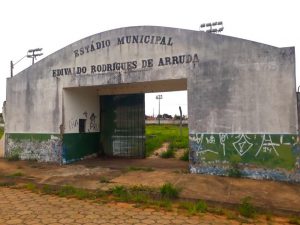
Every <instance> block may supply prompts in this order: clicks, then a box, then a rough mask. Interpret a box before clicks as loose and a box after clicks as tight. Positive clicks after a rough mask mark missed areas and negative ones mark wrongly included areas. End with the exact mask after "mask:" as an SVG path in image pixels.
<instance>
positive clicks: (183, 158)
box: [180, 149, 190, 161]
mask: <svg viewBox="0 0 300 225" xmlns="http://www.w3.org/2000/svg"><path fill="white" fill-rule="evenodd" d="M189 154H190V152H189V149H186V150H184V153H183V155H182V156H181V157H180V160H182V161H189Z"/></svg>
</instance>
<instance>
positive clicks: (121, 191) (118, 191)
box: [111, 185, 128, 197]
mask: <svg viewBox="0 0 300 225" xmlns="http://www.w3.org/2000/svg"><path fill="white" fill-rule="evenodd" d="M111 192H112V194H113V195H114V196H117V197H122V196H125V195H128V191H127V189H126V188H125V187H124V186H122V185H118V186H115V187H113V188H112V189H111Z"/></svg>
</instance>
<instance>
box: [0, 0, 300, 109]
mask: <svg viewBox="0 0 300 225" xmlns="http://www.w3.org/2000/svg"><path fill="white" fill-rule="evenodd" d="M299 5H300V2H299V1H297V0H284V1H283V0H282V1H279V0H244V1H241V0H226V1H224V0H206V1H202V0H185V1H178V0H148V1H143V0H101V1H100V0H84V1H79V0H77V1H76V0H72V1H71V0H69V1H68V0H26V1H25V0H1V1H0V30H1V31H0V108H1V106H2V102H3V101H4V100H5V85H6V84H5V83H6V78H7V77H9V76H10V67H9V65H10V60H13V61H14V62H17V61H18V60H19V59H20V58H22V57H23V56H24V55H26V53H27V50H28V49H32V48H38V47H39V48H43V53H44V56H43V57H46V56H47V55H49V54H51V53H53V52H55V51H57V50H59V49H61V48H63V47H65V46H66V45H69V44H71V43H73V42H75V41H77V40H79V39H82V38H84V37H87V36H90V35H93V34H96V33H99V32H103V31H106V30H111V29H115V28H119V27H126V26H137V25H156V26H166V27H177V28H185V29H190V30H198V29H199V25H200V24H201V23H206V22H214V21H223V22H224V28H225V29H224V32H223V33H222V34H223V35H228V36H234V37H239V38H244V39H248V40H253V41H257V42H261V43H265V44H269V45H273V46H277V47H289V46H295V47H296V56H298V55H299V54H300V50H299V49H300V29H299V22H300V12H299V9H300V6H299ZM41 58H42V57H40V59H41ZM296 61H297V62H296V67H297V66H298V67H299V63H300V60H299V57H298V58H296ZM30 65H31V61H30V59H27V58H25V59H23V60H22V61H21V62H20V63H18V64H17V65H15V70H14V73H15V74H16V73H18V72H20V71H21V70H23V69H25V68H26V67H28V66H30ZM298 71H299V70H298ZM297 74H299V72H298V73H297ZM299 83H300V79H299V78H298V77H297V86H298V85H299ZM295 88H296V87H295ZM155 95H156V94H152V95H147V96H146V114H148V115H152V114H153V110H154V114H155V115H156V114H157V112H158V101H157V100H156V99H155ZM186 102H187V97H186V92H180V93H172V94H168V93H163V100H162V101H161V114H163V113H169V114H171V115H174V114H175V113H176V114H179V110H178V106H179V105H180V106H182V108H183V114H186V113H187V112H186V106H187V103H186ZM0 111H1V110H0Z"/></svg>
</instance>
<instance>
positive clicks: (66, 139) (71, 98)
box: [62, 88, 100, 163]
mask: <svg viewBox="0 0 300 225" xmlns="http://www.w3.org/2000/svg"><path fill="white" fill-rule="evenodd" d="M63 102H64V104H63V105H64V108H63V111H64V124H65V126H64V134H63V152H62V161H63V163H70V162H73V161H76V160H79V159H82V158H84V157H86V156H89V155H93V154H96V153H97V152H98V151H99V142H100V100H99V96H98V93H97V90H96V89H93V88H90V89H88V88H69V89H64V91H63ZM80 119H84V120H85V133H79V120H80Z"/></svg>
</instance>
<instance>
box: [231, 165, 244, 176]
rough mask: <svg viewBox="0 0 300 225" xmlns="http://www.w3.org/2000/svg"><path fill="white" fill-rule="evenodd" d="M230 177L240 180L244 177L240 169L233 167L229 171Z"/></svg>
mask: <svg viewBox="0 0 300 225" xmlns="http://www.w3.org/2000/svg"><path fill="white" fill-rule="evenodd" d="M228 176H229V177H236V178H239V177H241V176H242V173H241V171H240V170H239V169H238V168H235V167H232V168H230V169H229V170H228Z"/></svg>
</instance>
